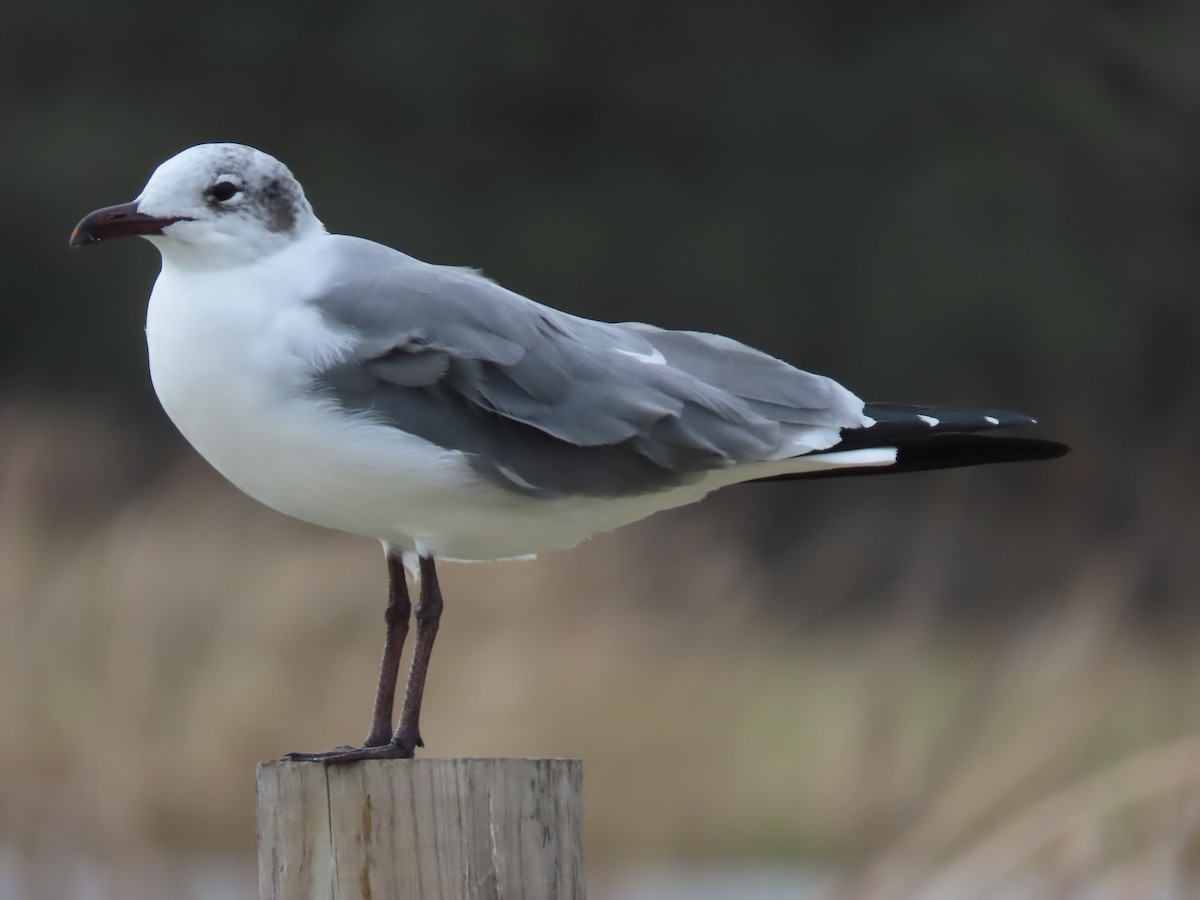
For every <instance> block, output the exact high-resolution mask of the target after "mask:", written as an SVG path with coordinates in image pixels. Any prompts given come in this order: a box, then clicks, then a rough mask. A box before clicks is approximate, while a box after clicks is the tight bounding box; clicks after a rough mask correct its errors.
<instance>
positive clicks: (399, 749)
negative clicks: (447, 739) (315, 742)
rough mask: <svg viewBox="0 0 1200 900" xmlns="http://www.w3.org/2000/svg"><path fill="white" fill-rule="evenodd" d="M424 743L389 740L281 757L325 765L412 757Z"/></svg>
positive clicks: (293, 760) (419, 741)
mask: <svg viewBox="0 0 1200 900" xmlns="http://www.w3.org/2000/svg"><path fill="white" fill-rule="evenodd" d="M423 746H424V743H423V742H422V741H421V739H420V738H418V739H417V740H416V741H411V740H403V739H401V740H396V739H393V740H390V741H388V742H387V743H386V744H379V745H376V746H367V747H349V746H345V745H343V746H341V747H335V748H334V749H332V750H327V751H325V752H324V753H288V754H287V755H285V756H284V757H283V758H284V759H285V760H287V761H289V762H321V763H325V765H327V766H337V765H341V764H342V763H352V762H361V761H362V760H365V759H412V758H413V756H414V755H415V754H416V749H417V747H423Z"/></svg>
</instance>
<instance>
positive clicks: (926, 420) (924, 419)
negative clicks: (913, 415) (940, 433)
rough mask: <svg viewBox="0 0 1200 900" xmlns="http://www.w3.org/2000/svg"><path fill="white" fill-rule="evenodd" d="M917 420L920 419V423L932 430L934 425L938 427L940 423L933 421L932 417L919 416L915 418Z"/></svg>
mask: <svg viewBox="0 0 1200 900" xmlns="http://www.w3.org/2000/svg"><path fill="white" fill-rule="evenodd" d="M917 418H918V419H920V420H921V421H922V422H924V423H925V424H926V425H928V426H929V427H930V428H933V427H934V426H935V425H938V424H939V423H940V422H941V421H942V420H941V419H935V418H934V417H933V416H920V415H919V416H917Z"/></svg>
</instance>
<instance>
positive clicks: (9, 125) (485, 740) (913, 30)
mask: <svg viewBox="0 0 1200 900" xmlns="http://www.w3.org/2000/svg"><path fill="white" fill-rule="evenodd" d="M0 22H3V26H2V27H0V111H2V112H3V120H2V121H3V140H0V198H2V200H3V209H4V211H5V214H4V215H0V238H2V240H0V272H3V276H4V289H3V291H0V722H3V723H4V725H3V727H0V772H3V773H5V774H4V777H0V849H2V848H3V847H4V846H5V845H7V846H10V847H15V848H16V849H17V851H18V852H19V854H21V855H22V858H30V859H34V858H36V854H38V853H43V854H48V855H49V856H51V857H54V858H55V859H59V858H61V857H62V853H63V850H62V848H63V847H64V846H66V847H68V848H70V847H77V848H80V849H81V850H82V851H86V852H94V853H97V854H98V855H100V856H101V857H105V856H108V857H113V858H118V859H123V858H129V857H132V856H136V855H137V854H139V853H145V852H151V853H153V852H159V851H161V849H162V848H163V847H164V846H179V847H183V848H191V849H194V848H201V849H204V848H207V849H212V848H214V847H228V848H231V849H233V850H235V851H237V852H241V851H244V850H245V848H246V847H247V846H248V844H249V842H250V840H251V835H252V833H253V825H252V822H251V819H250V817H251V814H252V811H251V810H250V809H249V807H248V801H247V798H248V793H247V792H248V791H249V781H248V780H246V779H247V778H248V775H247V773H248V772H249V765H250V762H251V761H252V760H253V759H255V758H257V757H261V756H274V755H278V754H279V753H282V752H284V751H286V750H290V749H317V748H320V747H325V746H327V745H329V744H331V743H332V742H334V741H337V740H349V739H352V738H353V737H354V736H356V735H357V734H358V733H359V730H360V729H361V727H362V725H363V723H362V722H361V721H360V718H361V717H362V716H365V714H366V710H363V709H358V708H357V707H355V706H354V704H353V703H350V702H347V698H353V697H355V696H363V697H364V698H365V694H366V693H369V689H370V685H371V684H372V683H373V681H372V680H373V677H374V676H373V673H372V671H371V670H372V669H373V667H374V665H375V661H376V658H377V656H376V654H377V652H378V648H377V647H376V643H377V638H378V634H377V631H376V629H377V627H378V618H379V612H380V606H381V603H382V597H381V591H382V586H381V584H380V582H381V580H382V571H381V566H379V563H378V553H377V549H376V548H374V547H372V546H371V545H370V542H365V541H358V540H354V539H351V538H344V537H340V536H333V535H329V534H326V533H323V532H318V531H315V530H313V529H308V528H305V527H302V526H299V525H296V524H294V523H289V522H286V521H284V520H282V519H281V518H280V517H278V516H274V515H273V514H270V513H268V512H266V511H264V510H259V509H257V508H256V507H254V506H253V504H251V503H250V502H249V501H248V500H245V499H244V498H241V497H239V496H237V495H236V494H235V492H234V491H233V490H232V489H231V488H228V487H225V486H222V485H221V483H220V482H219V479H217V478H216V477H215V476H214V475H212V473H209V472H207V471H206V470H205V469H204V468H203V467H202V466H200V465H199V464H198V463H197V462H196V460H195V459H194V456H193V455H192V454H191V453H190V451H188V450H187V448H186V447H185V445H184V444H183V442H182V439H180V438H179V437H178V436H177V435H176V434H175V433H174V431H173V430H172V429H171V428H170V425H169V423H167V421H166V419H165V417H164V416H163V415H162V413H161V412H160V411H159V410H158V408H157V402H156V401H155V399H154V397H153V394H152V391H151V389H150V385H149V381H148V378H147V377H146V371H145V369H146V364H145V351H144V347H143V346H142V335H141V332H142V325H143V316H144V310H145V298H146V296H147V295H148V293H149V290H150V285H151V282H152V280H153V278H154V274H155V272H156V271H157V257H156V254H155V253H154V251H153V250H152V249H151V248H149V247H146V246H136V245H124V244H123V245H120V246H114V247H111V248H106V250H105V251H104V252H95V251H93V252H79V253H76V254H72V255H68V254H67V251H66V240H67V236H68V234H69V233H70V229H71V226H72V225H73V224H74V223H75V222H76V221H77V220H78V219H79V218H80V217H82V215H83V214H84V213H86V212H88V211H89V210H91V209H93V208H95V207H97V206H101V205H107V204H110V203H115V202H120V201H124V200H128V199H130V198H131V197H132V196H133V195H134V194H136V192H137V191H138V190H139V189H140V187H141V185H142V184H143V183H144V182H145V179H146V178H147V177H148V175H149V174H150V172H151V171H152V170H153V168H154V167H155V166H156V165H157V164H158V163H159V162H160V161H162V160H164V159H166V158H167V157H169V156H171V155H172V154H174V153H175V152H177V151H178V150H180V149H182V148H184V147H186V146H189V145H191V144H195V143H199V142H202V141H211V140H236V141H241V142H245V143H249V144H253V145H255V146H258V147H261V148H262V149H264V150H267V151H269V152H271V153H274V154H275V155H277V156H278V157H280V158H281V159H282V160H284V161H285V162H286V163H287V164H288V165H290V166H291V167H292V169H293V170H294V171H295V172H296V174H297V176H298V177H299V178H300V179H301V181H302V182H303V183H304V185H305V187H306V189H307V191H308V194H309V197H310V199H311V200H312V202H313V204H314V206H315V208H316V210H317V213H318V215H319V216H320V217H321V218H322V219H323V220H324V221H325V223H326V224H327V225H328V226H329V227H330V229H331V230H334V231H344V232H350V233H354V234H360V235H363V236H366V237H370V238H373V239H376V240H379V241H381V242H384V243H387V244H390V245H392V246H396V247H399V248H401V249H403V250H405V251H406V252H409V253H411V254H413V255H415V256H418V257H420V258H423V259H428V260H431V261H435V262H445V263H454V264H462V265H473V266H479V267H481V268H483V269H484V270H485V271H486V272H487V273H488V274H489V275H491V276H492V277H494V278H496V279H498V280H499V281H501V282H502V283H504V284H505V285H507V286H509V287H511V288H513V289H515V290H518V291H521V292H522V293H525V294H527V295H528V296H531V297H534V298H535V299H538V300H540V301H542V302H545V303H548V304H551V305H554V306H557V307H559V308H563V309H566V310H569V311H571V312H574V313H578V314H582V315H589V316H595V317H599V318H605V319H617V320H622V319H638V320H644V321H651V322H655V323H657V324H661V325H665V326H671V327H687V328H696V329H702V330H710V331H718V332H722V333H726V334H730V335H732V336H735V337H737V338H739V339H741V340H744V341H747V342H748V343H751V344H754V345H757V346H760V347H762V348H764V349H766V350H768V351H770V352H773V353H775V354H777V355H779V356H782V357H784V358H787V359H789V360H791V361H793V362H796V363H797V364H799V365H801V366H803V367H805V368H808V369H812V370H814V371H819V372H823V373H826V374H829V375H831V376H833V377H835V378H837V379H839V380H840V381H842V382H844V383H846V384H847V385H848V386H850V387H851V388H852V389H854V390H855V391H856V392H858V393H859V394H861V395H862V396H865V397H867V398H868V399H876V400H894V401H915V402H929V403H942V404H956V403H959V404H971V403H983V404H989V405H996V406H1006V407H1011V408H1016V409H1024V410H1028V411H1029V412H1032V413H1034V414H1037V415H1038V416H1039V417H1040V419H1041V420H1042V422H1043V425H1042V426H1041V431H1042V432H1043V433H1044V434H1045V435H1046V436H1048V437H1053V438H1057V439H1061V440H1066V441H1068V442H1071V443H1073V444H1075V445H1076V451H1075V453H1074V454H1072V455H1071V456H1070V457H1068V458H1066V459H1065V460H1061V461H1059V462H1056V463H1053V464H1039V465H1029V466H1019V467H997V468H996V469H994V470H987V471H971V472H960V473H939V474H934V475H923V476H912V477H911V478H905V479H895V480H892V479H886V478H881V479H862V480H845V481H837V482H828V483H820V484H809V485H796V486H790V487H781V486H778V485H773V486H770V487H767V486H758V487H750V488H746V489H742V490H739V491H736V492H731V493H730V494H729V495H728V496H725V495H722V496H718V497H716V498H714V499H713V500H711V501H708V502H707V503H705V504H703V505H701V506H699V507H696V508H693V509H689V510H683V511H679V512H676V513H673V514H671V515H669V516H667V517H663V518H661V519H660V520H656V521H654V522H650V523H646V524H645V525H641V526H637V527H636V528H635V529H634V530H632V531H629V532H627V533H625V536H622V535H617V536H613V537H610V538H602V539H599V540H597V541H594V542H592V543H590V544H589V545H587V546H585V547H583V548H580V549H579V550H577V551H572V553H571V554H563V555H558V556H555V557H551V558H548V559H545V560H542V561H539V562H538V563H537V564H536V565H533V566H506V565H501V566H495V567H492V566H488V567H478V568H475V567H471V568H454V567H448V571H447V572H446V575H445V577H446V588H447V623H446V627H445V629H444V638H443V639H440V640H445V642H446V644H447V646H446V647H445V648H443V649H444V650H446V653H445V654H442V655H441V657H440V658H441V660H442V667H441V668H438V664H437V663H436V662H435V671H434V673H433V675H432V679H431V683H430V693H431V702H430V703H429V705H428V713H429V715H430V717H431V718H430V722H429V725H430V727H429V729H428V731H429V734H428V735H427V736H428V737H430V739H431V742H433V749H434V751H435V752H438V753H450V754H452V753H458V752H463V753H476V754H477V753H485V752H492V753H504V754H515V753H529V754H542V753H564V754H570V753H579V754H583V755H585V756H586V757H587V759H588V765H589V784H590V785H593V788H592V790H593V791H594V793H593V794H591V795H590V796H589V800H588V802H589V827H591V828H592V829H593V832H592V834H591V835H589V853H593V854H594V857H593V858H594V859H595V860H596V861H599V862H604V861H616V862H622V861H628V860H637V859H650V858H658V857H661V856H672V855H673V856H677V857H690V858H698V857H704V858H716V857H719V856H720V855H722V854H726V855H747V856H749V855H758V856H764V855H766V856H771V855H775V856H778V857H780V858H787V859H795V858H801V857H803V858H806V859H810V860H815V861H817V862H819V863H821V864H823V865H831V866H844V867H845V870H846V871H854V872H856V873H857V877H858V881H856V882H851V883H850V886H849V887H847V889H846V896H861V895H864V894H865V893H869V892H870V890H875V889H876V888H877V890H875V895H877V896H887V895H888V893H889V890H894V891H895V895H896V896H906V895H922V894H920V892H919V891H918V890H917V888H916V887H914V885H916V884H918V883H922V884H926V885H932V887H931V888H930V893H929V896H948V897H949V896H986V892H985V891H983V890H982V889H980V890H979V891H978V892H977V893H972V892H971V891H970V890H967V889H965V888H964V887H963V886H964V885H975V886H978V885H977V882H978V880H979V879H984V880H986V879H987V878H988V877H990V878H992V881H993V882H994V883H1001V882H1003V881H1004V878H1006V877H1008V876H1010V875H1011V876H1012V877H1014V878H1016V879H1017V882H1016V883H1021V882H1020V879H1021V878H1023V877H1029V876H1030V873H1031V872H1032V873H1034V874H1033V876H1032V877H1034V878H1035V879H1037V880H1039V883H1052V886H1053V885H1066V886H1067V888H1064V889H1063V890H1059V891H1058V892H1057V893H1055V891H1054V890H1051V891H1049V892H1048V893H1047V894H1046V895H1047V896H1065V895H1068V894H1070V890H1069V889H1070V887H1071V886H1072V885H1078V884H1079V883H1080V882H1079V881H1077V880H1076V881H1072V879H1078V878H1081V877H1083V875H1081V873H1092V874H1094V873H1096V872H1101V871H1103V872H1108V873H1109V874H1111V875H1112V877H1113V878H1116V879H1117V883H1118V885H1124V886H1125V888H1124V891H1123V893H1122V890H1121V889H1118V891H1117V893H1116V894H1115V895H1116V896H1122V895H1124V896H1152V895H1153V885H1161V884H1162V883H1165V882H1164V879H1166V880H1170V879H1171V878H1177V879H1182V878H1183V877H1184V876H1182V875H1179V874H1178V873H1180V872H1183V871H1185V870H1186V871H1193V870H1194V866H1195V862H1196V859H1197V850H1196V830H1195V822H1196V820H1197V819H1196V810H1197V808H1200V807H1198V806H1197V802H1196V797H1197V787H1196V785H1197V783H1200V773H1198V772H1197V771H1196V769H1195V766H1194V761H1195V760H1196V759H1197V757H1196V756H1195V755H1194V754H1191V755H1190V756H1189V753H1191V749H1192V747H1191V744H1190V743H1189V742H1191V741H1194V740H1195V735H1196V734H1197V733H1200V728H1198V723H1197V720H1196V715H1197V713H1196V710H1197V709H1200V703H1197V699H1198V697H1197V692H1198V687H1200V671H1198V670H1197V668H1196V662H1195V661H1196V659H1200V641H1197V639H1196V638H1195V637H1194V636H1193V635H1194V632H1195V631H1196V629H1195V625H1196V621H1195V614H1196V613H1197V612H1200V597H1198V596H1197V590H1196V585H1197V584H1200V554H1196V553H1195V550H1194V547H1193V546H1192V545H1191V541H1192V540H1194V539H1195V535H1196V534H1197V533H1200V513H1198V510H1200V474H1198V467H1197V465H1196V460H1197V459H1198V458H1200V413H1198V412H1197V408H1196V402H1197V401H1196V398H1197V397H1200V356H1198V355H1197V353H1196V352H1195V350H1194V347H1195V345H1196V343H1197V340H1198V338H1200V304H1198V303H1197V299H1198V298H1197V292H1198V288H1200V253H1197V243H1198V241H1200V164H1198V160H1200V54H1197V53H1196V47H1197V45H1198V42H1200V5H1197V4H1195V3H1190V2H1186V0H1145V2H1139V3H1133V2H1083V0H1052V2H1045V0H1003V2H1001V0H996V2H978V3H971V4H963V3H950V2H944V0H938V2H926V3H900V2H888V0H873V2H870V0H868V2H861V3H854V4H849V3H835V2H812V3H789V2H781V0H763V2H756V3H752V4H715V3H688V4H684V3H680V2H646V3H637V4H634V3H606V4H605V3H586V4H585V3H571V2H568V3H553V4H552V3H536V2H535V3H510V4H487V3H482V2H466V0H450V2H443V3H436V4H433V3H428V4H416V5H410V4H404V5H401V4H384V3H372V4H367V3H361V2H341V3H338V4H336V5H330V4H315V3H295V4H288V5H283V4H274V3H261V4H245V3H237V4H235V3H232V2H228V0H216V2H210V3H206V4H199V5H196V4H169V5H165V4H151V3H148V2H146V0H133V2H123V3H109V4H84V3H80V2H63V3H53V4H52V3H41V2H35V0H0ZM706 514H707V515H706ZM718 520H719V521H718ZM764 563H769V565H767V564H764ZM485 595H486V596H485ZM331 598H337V599H338V602H330V601H331ZM459 609H461V610H462V614H461V616H460V615H459V613H458V612H456V610H459ZM781 624H782V625H785V626H787V627H783V628H781V627H780V626H781ZM948 625H953V626H961V627H955V628H948V627H947V626H948ZM1134 625H1137V626H1139V627H1137V628H1134V627H1133V626H1134ZM438 694H441V695H442V696H441V697H440V698H439V697H438V696H437V695H438ZM11 723H16V725H15V726H13V725H12V724H11ZM80 735H83V737H84V744H85V746H84V747H83V748H81V747H80V745H79V738H80ZM646 760H651V761H653V762H655V763H656V764H657V765H656V766H647V768H645V770H644V771H643V773H642V777H643V778H644V782H640V783H639V782H637V781H636V779H633V778H632V776H631V769H632V764H633V762H634V761H636V762H637V763H638V764H639V765H640V764H642V763H643V762H645V761H646ZM1188 760H1191V762H1189V761H1188ZM181 763H182V764H183V765H184V766H186V767H187V769H188V771H189V773H191V774H192V776H193V777H190V778H188V779H182V780H181V779H179V778H178V777H176V772H177V766H178V765H179V764H181ZM98 771H103V772H104V773H105V777H104V781H103V783H98V782H97V780H96V773H97V772H98ZM1105 798H1107V799H1105ZM1113 798H1117V799H1115V800H1114V799H1113ZM643 801H645V802H644V803H643ZM638 803H643V806H640V807H638V808H637V810H636V815H635V814H633V813H631V807H632V806H636V805H637V804H638ZM643 807H644V808H643ZM1031 823H1032V824H1031ZM1033 825H1036V827H1033ZM1031 835H1032V836H1034V837H1031ZM1035 838H1036V839H1035ZM2 862H3V860H2V859H0V863H2ZM35 868H36V866H32V867H31V870H32V869H35ZM51 868H53V867H51ZM1110 870H1111V871H1110ZM989 873H990V874H989ZM1164 873H1166V874H1164ZM2 874H3V873H2V872H0V876H2ZM1106 877H1108V876H1106ZM973 879H974V881H973ZM1156 879H1157V880H1156ZM1008 883H1009V884H1011V883H1012V882H1008ZM1177 883H1180V884H1185V882H1184V881H1182V880H1180V881H1178V882H1177ZM880 885H884V886H886V888H887V889H885V888H884V887H879V886H880ZM1146 885H1151V887H1145V886H1146ZM934 888H936V889H937V890H941V891H942V893H941V894H938V893H937V890H935V889H934ZM1180 890H1182V891H1184V892H1186V890H1187V888H1186V886H1185V887H1183V888H1180ZM905 891H908V893H907V894H906V893H905ZM856 892H857V893H856ZM62 895H64V892H63V891H62V890H59V889H56V888H54V887H53V886H51V887H49V888H47V889H45V890H43V891H42V892H41V893H39V892H38V891H36V890H33V889H30V890H28V891H27V892H25V893H24V894H22V895H21V896H23V897H25V896H28V897H34V896H47V897H56V896H62ZM112 895H113V896H138V895H139V892H138V891H125V892H122V891H120V890H114V891H113V892H112ZM140 895H146V896H149V895H158V896H183V894H182V893H181V892H175V891H171V890H161V891H158V892H157V894H155V893H154V892H150V893H145V892H141V894H140ZM1026 895H1028V894H1026ZM922 896H923V895H922Z"/></svg>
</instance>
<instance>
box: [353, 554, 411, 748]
mask: <svg viewBox="0 0 1200 900" xmlns="http://www.w3.org/2000/svg"><path fill="white" fill-rule="evenodd" d="M387 568H388V605H387V610H386V611H385V612H384V614H383V619H384V621H385V622H386V623H387V637H386V638H385V640H384V643H383V661H382V662H380V664H379V687H378V688H377V689H376V691H375V709H374V711H373V712H372V713H371V730H370V731H368V732H367V739H366V741H364V742H363V746H364V747H382V746H383V745H384V744H386V743H387V742H388V741H390V740H391V738H392V707H393V705H394V704H395V699H396V676H397V675H398V674H399V672H400V653H401V651H402V650H403V649H404V641H405V639H406V638H407V637H408V618H409V616H410V615H411V614H412V601H410V600H409V599H408V580H407V579H406V578H405V576H404V563H403V562H401V559H400V557H399V556H397V555H396V554H395V553H392V552H391V551H388V554H387Z"/></svg>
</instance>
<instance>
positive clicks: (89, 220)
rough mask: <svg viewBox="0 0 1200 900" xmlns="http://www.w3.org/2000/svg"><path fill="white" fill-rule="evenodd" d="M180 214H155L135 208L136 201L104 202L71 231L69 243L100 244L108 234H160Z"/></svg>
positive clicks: (108, 237) (113, 236) (177, 218)
mask: <svg viewBox="0 0 1200 900" xmlns="http://www.w3.org/2000/svg"><path fill="white" fill-rule="evenodd" d="M182 218H183V217H181V216H176V217H168V218H161V219H160V218H156V217H155V216H147V215H144V214H142V213H140V212H138V210H137V201H136V200H135V201H133V202H132V203H122V204H121V205H120V206H106V207H104V209H98V210H96V211H95V212H93V213H88V214H87V215H86V216H84V217H83V221H82V222H80V223H79V224H78V225H76V226H75V230H74V231H72V232H71V242H70V244H69V245H68V246H71V247H82V246H84V245H85V244H99V243H100V242H101V241H107V240H109V239H110V238H119V237H128V236H129V235H131V234H162V230H163V229H164V228H166V227H167V226H168V225H171V224H173V223H175V222H178V221H180V220H181V219H182Z"/></svg>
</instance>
